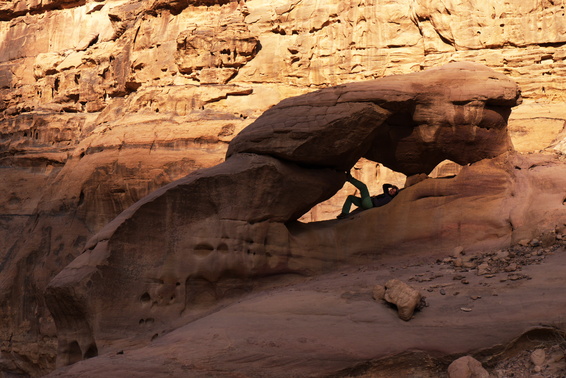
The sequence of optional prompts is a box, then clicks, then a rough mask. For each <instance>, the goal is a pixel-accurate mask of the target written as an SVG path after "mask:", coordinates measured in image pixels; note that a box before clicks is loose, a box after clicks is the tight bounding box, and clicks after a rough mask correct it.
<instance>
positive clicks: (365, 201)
mask: <svg viewBox="0 0 566 378" xmlns="http://www.w3.org/2000/svg"><path fill="white" fill-rule="evenodd" d="M348 181H349V182H350V183H351V184H352V185H354V186H355V187H356V188H358V190H359V191H360V195H361V197H362V198H361V200H360V204H359V205H357V204H355V205H356V206H358V207H361V208H363V209H365V210H367V209H371V208H372V207H373V203H372V201H371V196H370V195H369V190H368V187H367V186H366V184H364V183H363V182H361V181H359V180H356V179H355V178H353V177H351V178H350V179H349V180H348ZM356 198H357V197H356Z"/></svg>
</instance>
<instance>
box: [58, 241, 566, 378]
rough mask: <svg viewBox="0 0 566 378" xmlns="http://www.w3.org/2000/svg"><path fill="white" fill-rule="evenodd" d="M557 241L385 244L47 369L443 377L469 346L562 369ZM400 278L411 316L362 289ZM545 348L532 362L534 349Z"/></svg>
mask: <svg viewBox="0 0 566 378" xmlns="http://www.w3.org/2000/svg"><path fill="white" fill-rule="evenodd" d="M564 272H566V248H565V243H564V242H562V241H559V242H558V244H554V245H552V246H549V247H546V248H545V247H543V246H541V245H539V243H537V242H536V241H535V242H533V243H531V244H529V245H525V246H517V247H515V248H513V249H510V250H506V251H493V252H489V253H488V252H485V253H481V254H476V255H473V256H467V255H465V254H464V255H454V256H452V257H446V256H444V257H442V256H441V257H439V256H436V257H420V258H418V257H411V258H407V257H406V256H394V255H390V256H383V257H382V258H380V259H379V260H377V261H374V262H372V263H370V264H367V265H365V266H356V267H352V266H349V267H344V268H342V269H340V270H339V271H334V272H330V273H327V274H324V275H320V276H316V277H282V278H279V279H277V280H276V282H277V284H275V285H273V283H271V285H272V286H271V287H264V288H263V289H262V290H255V291H253V292H252V293H249V294H247V295H246V296H243V297H240V298H239V299H237V300H234V301H232V302H231V303H228V304H225V305H224V306H223V307H222V308H220V309H218V311H216V312H213V313H211V314H209V315H208V316H204V317H202V318H200V319H198V320H195V321H193V322H191V323H189V324H187V325H185V326H183V327H180V328H178V329H176V330H173V331H170V332H164V333H163V334H160V335H159V336H158V337H156V338H155V339H154V340H153V341H152V342H151V343H149V344H147V345H145V346H138V347H136V346H130V347H126V348H124V349H120V350H113V351H111V352H107V353H104V354H102V355H100V356H98V357H96V358H92V359H90V360H86V361H82V362H80V363H77V364H75V365H72V366H70V367H66V368H63V369H59V370H57V371H55V372H53V373H52V374H51V375H50V376H52V377H79V376H80V377H85V376H105V377H123V376H129V377H150V376H151V377H172V376H173V377H181V376H191V377H205V376H206V377H311V376H317V377H318V376H338V377H343V376H367V377H370V376H371V377H387V376H389V377H391V376H413V377H439V376H440V377H441V376H446V367H447V366H448V364H450V362H452V361H453V360H455V359H456V358H458V357H460V356H462V355H466V354H471V355H473V356H474V357H476V358H477V359H478V360H480V361H481V362H482V363H483V364H484V367H485V368H486V369H487V370H488V371H489V372H490V374H492V376H494V377H531V376H539V377H563V376H566V363H565V362H564V350H565V348H566V342H565V340H564V338H563V337H562V330H566V292H565V290H564V287H566V275H565V274H564ZM391 278H397V279H400V280H402V281H404V282H406V283H408V284H410V285H411V286H413V287H414V288H416V289H418V290H419V291H420V292H421V294H422V295H424V296H425V297H426V304H427V305H426V307H424V308H423V309H422V310H421V311H419V312H416V313H415V315H414V316H413V318H412V319H411V320H410V321H403V320H401V319H399V317H398V316H397V312H396V309H395V308H393V307H391V306H389V305H387V304H385V303H384V302H382V301H376V300H374V299H373V298H372V290H373V287H374V286H375V285H377V284H384V283H385V282H386V281H387V280H388V279H391ZM536 349H543V350H544V353H545V359H544V363H543V364H542V365H540V366H539V367H536V366H535V365H534V364H533V362H532V361H531V360H530V356H531V354H532V352H533V351H534V350H536Z"/></svg>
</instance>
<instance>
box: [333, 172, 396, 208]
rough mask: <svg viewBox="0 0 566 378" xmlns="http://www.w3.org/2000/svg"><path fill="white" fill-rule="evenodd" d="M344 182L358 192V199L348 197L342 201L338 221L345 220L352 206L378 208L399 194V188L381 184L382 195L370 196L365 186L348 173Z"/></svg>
mask: <svg viewBox="0 0 566 378" xmlns="http://www.w3.org/2000/svg"><path fill="white" fill-rule="evenodd" d="M346 181H348V182H349V183H351V184H352V185H354V186H355V187H356V188H358V190H359V191H360V197H356V196H352V195H350V196H348V197H347V198H346V201H344V206H342V212H341V213H340V215H338V217H337V218H338V219H342V218H345V217H346V216H348V214H349V213H350V208H351V207H352V204H354V205H356V206H357V207H359V208H361V209H364V210H367V209H371V208H374V207H380V206H383V205H386V204H388V203H389V202H391V200H392V199H393V198H394V197H395V196H396V195H397V193H399V188H398V187H396V186H395V185H391V184H383V193H382V194H380V195H378V196H370V195H369V190H368V187H367V186H366V184H364V183H363V182H361V181H359V180H356V179H355V178H353V177H352V175H351V174H350V173H349V172H348V173H347V178H346Z"/></svg>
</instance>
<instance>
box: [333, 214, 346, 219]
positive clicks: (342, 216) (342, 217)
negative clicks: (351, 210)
mask: <svg viewBox="0 0 566 378" xmlns="http://www.w3.org/2000/svg"><path fill="white" fill-rule="evenodd" d="M347 216H348V214H344V213H340V214H338V216H337V217H336V219H344V218H346V217H347Z"/></svg>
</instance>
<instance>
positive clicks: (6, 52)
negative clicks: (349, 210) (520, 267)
mask: <svg viewBox="0 0 566 378" xmlns="http://www.w3.org/2000/svg"><path fill="white" fill-rule="evenodd" d="M563 12H564V9H563V8H562V4H560V3H556V2H555V3H551V2H541V1H535V0H529V1H522V0H521V1H519V0H514V1H509V2H506V3H501V2H500V1H496V0H489V1H476V2H464V1H452V2H444V3H442V4H441V5H438V4H436V3H435V2H431V1H425V0H402V1H393V0H380V1H367V0H351V1H335V2H326V3H325V4H324V6H322V5H321V4H320V2H319V1H314V0H308V1H304V0H303V1H298V0H278V1H264V0H248V1H228V0H211V1H204V0H203V1H192V0H191V1H152V2H147V1H136V0H132V1H105V2H96V1H94V2H91V1H86V2H85V1H63V0H53V1H41V2H38V1H17V2H3V3H2V4H0V111H1V112H2V120H0V168H1V171H2V172H1V173H2V181H1V183H0V185H1V186H2V189H3V192H4V193H5V195H4V196H2V197H0V222H2V223H1V228H0V236H2V238H0V266H1V267H2V272H1V273H0V276H1V277H0V278H1V280H2V282H3V283H6V284H5V285H3V291H2V292H3V296H2V298H11V299H10V300H7V301H0V303H2V305H1V307H0V313H1V314H2V316H3V318H2V319H1V320H2V321H1V322H0V335H1V339H2V340H10V339H11V340H18V341H17V342H15V341H14V342H13V343H3V344H2V348H3V349H2V351H3V352H5V353H7V354H8V355H10V354H11V355H18V354H22V355H23V356H24V357H23V358H22V361H28V362H26V363H23V362H22V363H21V364H20V366H22V369H23V370H25V371H27V372H32V371H33V372H35V373H38V372H45V371H47V370H49V369H50V368H51V367H52V366H53V339H51V337H52V336H48V337H47V336H46V338H45V339H42V338H41V336H38V335H47V333H49V332H47V331H46V332H45V333H43V331H42V330H44V329H49V327H53V323H52V321H51V318H50V316H49V315H48V314H47V311H46V309H45V307H44V304H43V302H42V299H41V298H40V295H39V294H38V293H41V292H43V290H44V288H45V285H46V284H47V282H48V281H49V279H50V278H52V277H53V276H54V275H55V274H56V273H57V272H58V271H59V270H60V269H61V268H62V267H63V266H64V265H66V264H67V262H68V261H70V260H71V259H72V258H73V257H75V256H77V255H78V254H79V253H80V251H81V249H82V242H83V241H84V240H85V239H87V238H89V237H90V236H92V235H93V234H94V233H96V232H98V231H99V230H100V229H101V228H102V227H104V225H105V224H106V223H107V222H108V221H110V220H111V219H113V218H114V217H115V216H116V215H117V214H119V213H120V212H121V211H122V210H124V209H125V208H127V207H129V206H130V205H131V204H133V203H134V202H136V201H137V200H139V199H140V198H142V197H143V196H145V195H146V194H148V193H150V192H152V191H154V190H155V189H157V188H158V187H161V186H163V185H166V184H167V183H169V182H171V181H174V180H176V179H179V178H181V177H183V176H185V175H186V174H188V173H191V172H192V171H194V170H197V169H201V168H207V167H211V166H213V165H216V164H218V163H220V162H221V161H222V160H223V159H224V156H225V153H226V150H227V144H228V142H230V140H231V139H232V137H233V136H235V135H236V134H238V132H239V131H241V130H242V129H243V128H244V127H246V126H248V125H249V124H250V123H252V122H253V121H254V120H255V119H257V118H258V117H259V116H260V115H261V114H262V113H263V112H264V111H266V110H267V109H269V108H270V107H272V106H273V105H275V104H277V103H279V102H280V101H281V100H282V99H285V98H288V97H291V96H296V95H301V94H304V93H307V92H312V91H314V90H316V89H321V88H325V87H328V86H332V85H340V84H344V83H349V82H356V81H361V80H371V79H376V78H381V77H384V76H387V75H392V74H407V73H410V72H418V71H422V70H424V69H427V68H431V67H436V66H439V65H442V64H444V63H448V62H450V61H463V60H465V61H473V62H476V63H482V64H484V65H486V66H488V67H490V68H493V69H494V70H496V71H497V72H499V73H501V74H505V75H506V76H508V77H510V78H512V79H513V80H514V81H516V82H517V83H518V84H519V87H520V88H521V90H522V94H523V97H524V98H525V99H526V103H525V104H523V105H521V107H518V108H516V110H517V112H516V114H515V115H511V118H510V121H509V132H510V136H511V139H512V142H513V144H514V145H515V148H516V149H517V150H519V151H524V152H529V151H539V150H545V149H548V148H550V149H552V150H554V151H558V152H561V153H564V151H566V147H565V145H564V134H563V132H564V131H563V130H564V120H566V115H565V114H564V111H563V110H562V109H561V108H562V104H563V102H564V95H563V93H564V89H565V88H564V86H565V85H566V84H564V83H565V81H564V80H562V78H563V77H564V76H565V75H566V73H565V67H566V66H565V64H564V60H565V58H566V54H565V53H564V51H563V44H564V43H566V36H565V30H564V22H563V21H562V17H563ZM211 34H214V35H215V38H214V39H210V38H209V37H207V36H210V35H211ZM197 36H200V38H199V37H197ZM199 46H201V47H205V49H199ZM211 52H212V53H214V54H215V55H211ZM207 54H208V55H207ZM462 107H463V108H465V109H464V110H462V111H463V112H469V113H470V114H471V113H474V111H476V110H477V109H479V108H477V107H476V108H474V105H473V104H471V105H467V106H462ZM474 109H475V110H474ZM520 109H525V110H524V111H522V110H520ZM496 113H497V112H496ZM496 118H497V117H496ZM561 132H562V134H561ZM549 146H550V147H549ZM352 160H353V158H352ZM378 160H379V159H378ZM362 167H363V169H362ZM354 171H355V172H354V175H357V176H358V177H361V178H364V181H367V182H370V189H371V190H372V192H374V191H377V190H378V188H379V187H380V184H381V181H382V180H388V181H393V182H394V183H396V184H398V185H400V186H401V185H402V184H403V182H404V180H405V177H404V175H402V174H400V173H395V172H392V171H390V170H387V169H386V168H385V167H384V166H383V165H380V164H377V163H375V162H371V161H367V160H361V161H360V162H358V163H356V165H355V166H354ZM347 194H351V191H350V190H349V189H347V188H344V189H342V190H341V196H342V197H340V196H339V197H337V199H334V200H333V201H331V202H330V203H328V204H324V205H321V206H318V207H316V208H315V209H313V210H312V211H311V212H309V213H308V214H307V215H306V216H305V218H304V219H309V220H320V219H328V218H329V217H331V216H333V215H334V213H335V212H336V211H338V207H339V204H340V203H341V200H342V198H343V197H344V196H345V195H347ZM71 230H72V232H73V233H74V234H75V235H74V236H72V237H71V236H69V235H68V233H69V232H70V231H71ZM36 266H44V272H42V273H41V274H33V272H37V269H36V268H35V267H36ZM14 280H15V281H14ZM13 282H18V283H22V285H20V286H21V288H25V289H17V290H15V289H14V291H13V292H14V293H16V294H12V293H11V291H12V289H13V288H14V287H15V286H14V285H17V284H14V283H13ZM23 283H25V285H23ZM17 294H21V295H17ZM35 307H37V308H38V309H39V310H38V313H41V314H44V316H43V315H42V316H39V317H38V316H36V315H35V313H34V312H32V311H25V314H24V315H23V317H22V316H21V314H22V313H24V311H23V310H22V309H29V308H35ZM38 319H43V320H38ZM39 322H42V323H41V324H42V326H41V327H40V326H39ZM16 329H20V330H22V331H21V332H20V333H17V334H13V331H12V330H16ZM37 329H39V330H40V332H39V333H37V332H35V330H37ZM42 340H48V341H46V342H44V341H42ZM26 343H27V344H26ZM26 345H28V346H26ZM38 345H39V346H38ZM42 345H43V346H45V348H43V346H42ZM32 346H33V347H32ZM33 348H39V349H41V350H42V352H41V353H44V354H43V355H44V356H46V357H45V358H44V357H38V356H39V354H34V355H31V353H29V352H28V351H29V350H32V349H33ZM41 353H40V354H41ZM28 357H29V359H28ZM0 364H4V363H3V362H0ZM14 366H16V365H13V364H10V368H9V369H8V370H9V371H14V372H16V373H21V370H18V368H16V367H14Z"/></svg>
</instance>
